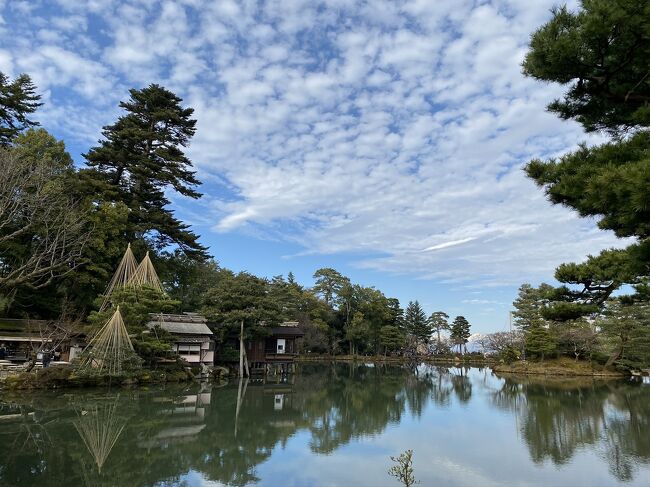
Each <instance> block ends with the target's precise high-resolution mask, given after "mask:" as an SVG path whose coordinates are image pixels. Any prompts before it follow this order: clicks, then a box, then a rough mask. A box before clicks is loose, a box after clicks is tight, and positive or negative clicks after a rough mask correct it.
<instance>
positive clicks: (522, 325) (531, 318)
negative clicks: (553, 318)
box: [512, 284, 553, 331]
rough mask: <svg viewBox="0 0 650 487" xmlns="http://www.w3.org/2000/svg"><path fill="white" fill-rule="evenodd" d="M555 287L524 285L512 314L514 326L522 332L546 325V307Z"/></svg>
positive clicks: (514, 304)
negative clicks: (544, 313)
mask: <svg viewBox="0 0 650 487" xmlns="http://www.w3.org/2000/svg"><path fill="white" fill-rule="evenodd" d="M552 292H553V286H549V285H548V284H542V285H541V286H540V287H539V288H534V287H533V286H531V285H530V284H522V285H521V286H520V287H519V294H518V295H517V299H515V301H514V303H512V305H513V307H514V308H515V311H513V312H512V316H513V318H514V320H513V321H514V325H515V326H516V327H517V328H519V329H520V330H522V331H527V330H529V329H531V328H533V327H535V326H542V325H545V324H546V320H545V319H544V317H543V316H542V312H543V309H544V307H545V306H546V305H547V304H548V303H549V294H550V293H552Z"/></svg>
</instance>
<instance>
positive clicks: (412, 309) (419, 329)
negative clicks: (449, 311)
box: [404, 301, 432, 343]
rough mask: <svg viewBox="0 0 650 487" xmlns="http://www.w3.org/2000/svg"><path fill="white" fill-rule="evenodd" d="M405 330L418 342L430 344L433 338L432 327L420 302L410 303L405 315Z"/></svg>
mask: <svg viewBox="0 0 650 487" xmlns="http://www.w3.org/2000/svg"><path fill="white" fill-rule="evenodd" d="M404 328H405V329H406V332H407V333H409V334H411V335H413V336H414V337H415V338H416V339H417V340H418V342H421V343H428V341H429V339H430V338H431V333H432V331H431V325H430V324H429V320H427V315H426V314H425V313H424V310H423V309H422V306H420V303H419V302H418V301H411V302H409V304H408V306H407V307H406V313H405V314H404Z"/></svg>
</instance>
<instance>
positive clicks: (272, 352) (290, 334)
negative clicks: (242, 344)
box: [246, 321, 305, 369]
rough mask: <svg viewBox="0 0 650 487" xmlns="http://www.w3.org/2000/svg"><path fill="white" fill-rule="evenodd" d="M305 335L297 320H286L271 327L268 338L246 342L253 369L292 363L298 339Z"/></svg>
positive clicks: (247, 354) (296, 351)
mask: <svg viewBox="0 0 650 487" xmlns="http://www.w3.org/2000/svg"><path fill="white" fill-rule="evenodd" d="M303 336H305V333H304V332H303V331H302V330H301V329H300V327H299V326H298V322H297V321H285V322H284V323H282V324H281V325H279V326H275V327H273V328H271V329H270V332H269V335H268V336H267V337H266V338H260V339H257V340H251V341H248V342H247V343H246V356H247V358H248V361H249V362H250V364H251V367H252V368H253V369H260V368H264V367H265V366H266V365H267V364H271V365H273V364H277V365H288V364H292V363H293V361H294V358H295V356H296V355H298V347H297V343H296V340H297V339H298V338H302V337H303Z"/></svg>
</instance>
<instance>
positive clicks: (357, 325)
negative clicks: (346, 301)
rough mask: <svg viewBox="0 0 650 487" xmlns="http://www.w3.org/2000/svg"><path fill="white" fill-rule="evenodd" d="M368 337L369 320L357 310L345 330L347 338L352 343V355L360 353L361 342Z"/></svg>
mask: <svg viewBox="0 0 650 487" xmlns="http://www.w3.org/2000/svg"><path fill="white" fill-rule="evenodd" d="M367 338H368V322H367V321H366V320H365V319H364V316H363V313H359V312H356V313H354V316H353V317H352V321H351V322H350V324H349V325H348V326H347V329H346V330H345V339H346V340H347V341H348V342H349V343H350V355H356V354H357V353H359V344H361V343H363V342H364V341H365V340H366V339H367Z"/></svg>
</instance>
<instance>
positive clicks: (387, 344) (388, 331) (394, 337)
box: [379, 325, 404, 355]
mask: <svg viewBox="0 0 650 487" xmlns="http://www.w3.org/2000/svg"><path fill="white" fill-rule="evenodd" d="M379 340H380V343H381V346H382V347H384V355H386V353H387V352H393V351H395V350H399V349H400V348H402V347H403V346H404V335H403V334H402V332H401V331H400V330H399V328H397V327H396V326H393V325H386V326H382V327H381V330H380V331H379Z"/></svg>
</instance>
